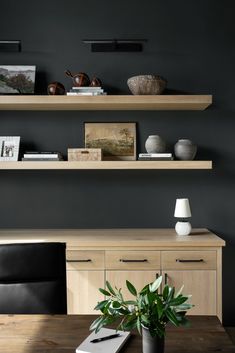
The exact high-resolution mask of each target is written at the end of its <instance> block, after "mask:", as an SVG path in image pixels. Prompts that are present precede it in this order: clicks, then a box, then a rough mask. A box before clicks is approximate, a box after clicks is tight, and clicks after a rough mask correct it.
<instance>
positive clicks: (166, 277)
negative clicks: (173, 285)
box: [165, 273, 168, 285]
mask: <svg viewBox="0 0 235 353" xmlns="http://www.w3.org/2000/svg"><path fill="white" fill-rule="evenodd" d="M167 280H168V275H167V273H165V285H166V284H167Z"/></svg>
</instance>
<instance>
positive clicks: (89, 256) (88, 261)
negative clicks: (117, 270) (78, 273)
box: [66, 250, 104, 270]
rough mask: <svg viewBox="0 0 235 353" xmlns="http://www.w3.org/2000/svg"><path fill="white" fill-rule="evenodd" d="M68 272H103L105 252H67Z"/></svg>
mask: <svg viewBox="0 0 235 353" xmlns="http://www.w3.org/2000/svg"><path fill="white" fill-rule="evenodd" d="M66 262H67V270H103V269H104V251H93V250H91V251H89V250H87V251H86V250H67V252H66Z"/></svg>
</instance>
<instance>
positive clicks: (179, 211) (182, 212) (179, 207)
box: [174, 199, 192, 218]
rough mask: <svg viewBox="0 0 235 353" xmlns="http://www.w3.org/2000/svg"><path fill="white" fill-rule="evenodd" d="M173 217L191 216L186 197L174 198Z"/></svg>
mask: <svg viewBox="0 0 235 353" xmlns="http://www.w3.org/2000/svg"><path fill="white" fill-rule="evenodd" d="M174 216H175V217H177V218H189V217H191V216H192V214H191V209H190V205H189V200H188V199H176V204H175V214H174Z"/></svg>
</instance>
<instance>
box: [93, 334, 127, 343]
mask: <svg viewBox="0 0 235 353" xmlns="http://www.w3.org/2000/svg"><path fill="white" fill-rule="evenodd" d="M119 336H121V335H120V333H115V334H114V335H109V336H104V337H100V338H95V339H94V340H92V341H91V342H92V343H98V342H102V341H106V340H111V339H112V338H116V337H119Z"/></svg>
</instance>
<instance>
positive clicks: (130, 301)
mask: <svg viewBox="0 0 235 353" xmlns="http://www.w3.org/2000/svg"><path fill="white" fill-rule="evenodd" d="M123 304H126V305H137V303H136V301H135V300H125V301H124V302H123Z"/></svg>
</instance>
